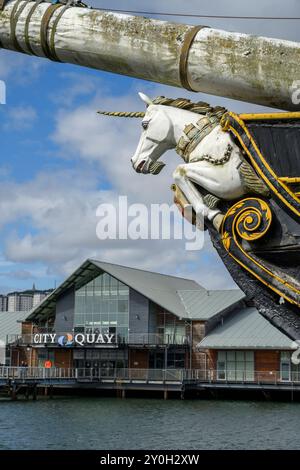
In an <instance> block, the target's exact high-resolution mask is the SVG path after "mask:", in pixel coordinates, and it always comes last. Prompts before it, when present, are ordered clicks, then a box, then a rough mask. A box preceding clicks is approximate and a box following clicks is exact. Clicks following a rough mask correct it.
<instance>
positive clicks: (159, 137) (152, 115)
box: [131, 93, 176, 174]
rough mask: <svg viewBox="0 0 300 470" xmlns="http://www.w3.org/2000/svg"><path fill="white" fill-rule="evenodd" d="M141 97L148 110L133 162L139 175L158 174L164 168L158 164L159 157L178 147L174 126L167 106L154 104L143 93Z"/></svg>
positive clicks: (161, 164) (140, 94)
mask: <svg viewBox="0 0 300 470" xmlns="http://www.w3.org/2000/svg"><path fill="white" fill-rule="evenodd" d="M139 96H140V98H141V99H142V100H143V101H144V102H145V103H146V105H147V110H146V112H145V116H144V118H143V120H142V128H143V131H142V135H141V138H140V141H139V143H138V146H137V149H136V151H135V154H134V156H133V157H132V158H131V162H132V166H133V168H134V169H135V171H136V172H137V173H153V174H157V173H159V172H160V171H161V170H162V168H163V166H164V164H163V163H161V162H157V161H158V159H159V157H160V156H161V155H162V154H163V153H164V152H166V151H167V150H169V149H171V148H174V147H175V145H176V142H175V139H174V132H173V125H172V122H171V120H170V118H169V115H168V113H167V112H166V107H165V106H161V105H158V104H154V103H153V102H152V101H151V99H150V98H149V97H148V96H146V95H144V94H143V93H139ZM155 162H157V163H156V164H155Z"/></svg>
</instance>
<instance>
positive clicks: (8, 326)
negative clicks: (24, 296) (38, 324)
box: [0, 312, 28, 342]
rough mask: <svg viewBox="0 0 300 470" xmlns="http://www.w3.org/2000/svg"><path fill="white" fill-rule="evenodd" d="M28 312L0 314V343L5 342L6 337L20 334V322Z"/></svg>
mask: <svg viewBox="0 0 300 470" xmlns="http://www.w3.org/2000/svg"><path fill="white" fill-rule="evenodd" d="M27 316H28V312H0V341H4V342H6V335H19V334H21V323H20V322H21V321H24V320H25V318H26V317H27Z"/></svg>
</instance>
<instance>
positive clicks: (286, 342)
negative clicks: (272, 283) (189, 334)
mask: <svg viewBox="0 0 300 470" xmlns="http://www.w3.org/2000/svg"><path fill="white" fill-rule="evenodd" d="M291 344H292V340H291V339H290V338H289V337H288V336H286V335H285V334H283V333H282V332H281V331H280V330H278V329H277V328H276V327H275V326H273V325H272V324H271V323H270V322H269V321H268V320H266V319H265V318H264V317H263V316H262V315H261V314H260V313H258V311H257V310H256V308H255V307H249V308H245V309H242V310H239V311H238V312H237V313H236V314H233V316H232V317H229V318H228V319H227V320H226V319H225V322H224V323H223V325H220V326H218V327H216V328H215V329H214V330H212V331H211V332H210V333H209V334H208V335H207V336H206V337H205V338H204V339H203V340H202V341H201V342H200V343H199V345H198V347H199V348H203V349H253V348H255V349H284V350H287V349H293V348H292V347H291Z"/></svg>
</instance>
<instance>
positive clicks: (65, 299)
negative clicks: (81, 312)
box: [54, 287, 75, 333]
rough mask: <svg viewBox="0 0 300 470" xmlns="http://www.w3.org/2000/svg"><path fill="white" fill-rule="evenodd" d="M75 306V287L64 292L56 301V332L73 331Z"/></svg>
mask: <svg viewBox="0 0 300 470" xmlns="http://www.w3.org/2000/svg"><path fill="white" fill-rule="evenodd" d="M74 306H75V291H74V288H73V287H72V288H70V289H68V290H67V291H66V292H64V293H63V294H62V295H61V296H60V297H59V298H58V300H57V302H56V316H55V323H54V328H55V331H56V332H61V333H68V332H71V331H72V329H73V326H74Z"/></svg>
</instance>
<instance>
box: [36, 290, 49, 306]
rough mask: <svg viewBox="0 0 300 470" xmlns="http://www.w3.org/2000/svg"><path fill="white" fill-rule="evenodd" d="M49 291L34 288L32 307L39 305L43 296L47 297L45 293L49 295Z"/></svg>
mask: <svg viewBox="0 0 300 470" xmlns="http://www.w3.org/2000/svg"><path fill="white" fill-rule="evenodd" d="M50 292H51V291H43V290H35V291H34V292H33V299H32V308H34V307H36V306H37V305H39V304H40V303H41V302H42V300H44V299H45V297H47V295H49V293H50Z"/></svg>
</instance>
